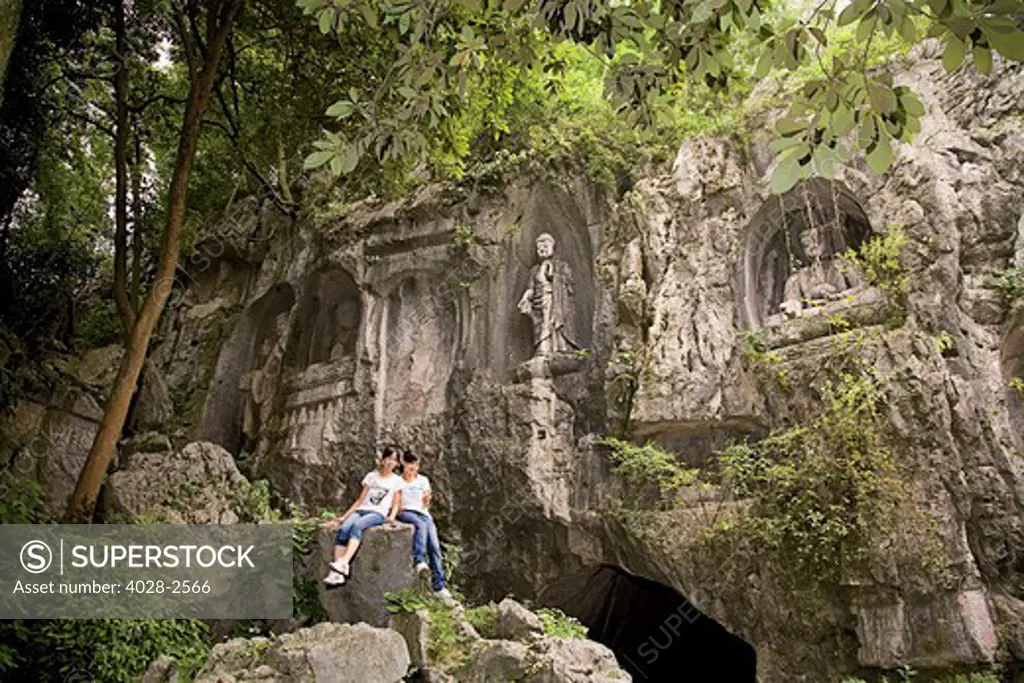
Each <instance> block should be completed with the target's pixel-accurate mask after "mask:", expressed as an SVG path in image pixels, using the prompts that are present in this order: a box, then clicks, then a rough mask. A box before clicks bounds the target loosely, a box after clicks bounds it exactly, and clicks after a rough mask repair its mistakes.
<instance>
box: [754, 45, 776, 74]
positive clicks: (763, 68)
mask: <svg viewBox="0 0 1024 683" xmlns="http://www.w3.org/2000/svg"><path fill="white" fill-rule="evenodd" d="M771 70H772V50H771V47H768V48H767V49H766V50H765V51H764V52H762V53H761V58H760V59H758V60H757V68H756V69H754V76H755V77H756V78H764V77H765V76H767V75H768V73H769V72H770V71H771Z"/></svg>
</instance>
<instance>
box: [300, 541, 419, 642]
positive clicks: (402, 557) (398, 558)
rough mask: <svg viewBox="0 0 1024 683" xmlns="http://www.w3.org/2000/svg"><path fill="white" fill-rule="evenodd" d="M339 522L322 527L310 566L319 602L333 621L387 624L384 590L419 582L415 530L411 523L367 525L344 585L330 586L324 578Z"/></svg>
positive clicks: (375, 624)
mask: <svg viewBox="0 0 1024 683" xmlns="http://www.w3.org/2000/svg"><path fill="white" fill-rule="evenodd" d="M337 529H338V525H336V524H331V525H329V526H324V527H321V528H320V530H319V532H318V538H319V552H318V553H316V555H315V557H314V561H312V562H310V564H309V567H308V569H307V578H309V579H310V580H312V581H315V582H316V584H317V592H318V593H319V595H320V603H321V604H322V605H323V606H324V609H325V610H326V611H327V615H328V616H329V617H330V619H331V621H341V622H347V623H355V622H359V621H362V622H366V623H367V624H372V625H374V626H386V625H387V623H388V618H389V616H390V615H389V612H388V610H387V601H386V600H385V599H384V594H385V593H387V592H389V591H401V590H406V589H409V588H413V587H415V586H418V585H419V579H418V578H417V576H416V575H415V573H414V572H413V570H412V559H411V556H412V533H413V527H412V526H411V525H409V524H399V525H398V526H397V527H396V528H394V529H391V528H388V527H386V526H378V527H373V528H372V529H367V531H366V533H365V534H363V542H362V544H361V545H360V546H359V551H358V552H357V553H356V556H355V559H354V560H353V561H352V568H351V575H350V576H349V579H348V582H347V583H345V585H343V586H335V587H328V586H326V585H324V583H323V580H322V579H323V578H324V577H325V576H327V573H328V565H329V564H330V562H331V560H333V559H334V537H335V534H336V533H337Z"/></svg>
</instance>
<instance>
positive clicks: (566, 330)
mask: <svg viewBox="0 0 1024 683" xmlns="http://www.w3.org/2000/svg"><path fill="white" fill-rule="evenodd" d="M535 244H536V245H537V258H538V259H540V263H538V264H537V265H535V266H534V267H533V268H532V269H531V270H530V286H529V287H528V288H527V289H526V291H525V292H523V295H522V297H520V299H519V312H520V313H522V314H523V315H528V316H530V319H531V320H532V321H533V357H534V358H537V357H550V356H553V355H555V354H557V353H571V352H572V351H574V350H576V349H578V348H579V346H578V345H577V344H576V342H575V341H573V336H575V335H574V327H575V325H574V322H575V321H574V316H573V301H572V297H573V287H572V285H573V281H572V269H571V268H570V267H569V264H568V263H566V262H565V261H562V260H560V259H557V258H555V238H554V237H552V236H551V235H550V234H548V233H543V234H542V235H541V236H540V237H538V238H537V240H536V242H535Z"/></svg>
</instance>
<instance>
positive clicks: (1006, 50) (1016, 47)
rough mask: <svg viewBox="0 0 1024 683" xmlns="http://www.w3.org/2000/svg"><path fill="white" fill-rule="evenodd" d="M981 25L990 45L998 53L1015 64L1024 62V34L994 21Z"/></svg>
mask: <svg viewBox="0 0 1024 683" xmlns="http://www.w3.org/2000/svg"><path fill="white" fill-rule="evenodd" d="M980 23H981V26H982V30H983V31H984V32H985V37H986V38H988V44H989V45H991V46H992V47H993V48H995V50H996V52H998V53H999V54H1001V55H1002V56H1004V57H1006V58H1007V59H1011V60H1013V61H1015V62H1024V33H1022V32H1021V31H1019V30H1016V29H1010V28H1009V27H1006V26H1005V25H1002V24H1000V23H997V22H994V21H989V22H984V21H983V22H980Z"/></svg>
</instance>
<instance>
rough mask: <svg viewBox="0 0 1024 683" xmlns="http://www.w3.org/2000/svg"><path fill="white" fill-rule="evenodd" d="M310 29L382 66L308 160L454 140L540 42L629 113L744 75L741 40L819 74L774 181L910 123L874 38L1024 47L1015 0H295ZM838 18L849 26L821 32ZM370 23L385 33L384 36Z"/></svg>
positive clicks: (816, 169) (342, 162)
mask: <svg viewBox="0 0 1024 683" xmlns="http://www.w3.org/2000/svg"><path fill="white" fill-rule="evenodd" d="M299 6H300V7H301V8H302V9H303V11H304V12H305V13H306V14H308V15H310V16H311V18H312V19H313V20H314V21H315V22H316V24H317V26H318V28H319V30H320V31H321V33H323V34H324V35H327V36H332V37H333V38H335V39H336V40H337V41H339V42H340V43H342V44H347V43H350V41H351V40H352V36H353V35H372V36H375V37H376V38H377V40H369V41H368V42H367V44H366V53H367V54H375V53H376V51H378V50H380V49H384V50H386V51H387V52H388V54H389V55H390V59H388V60H386V61H387V66H386V68H384V69H382V70H377V71H373V70H368V71H367V73H366V78H365V80H364V81H363V82H362V83H361V84H360V85H356V86H352V87H350V88H349V90H348V92H347V93H346V94H345V96H344V97H343V98H341V99H339V100H338V101H337V102H335V103H334V104H333V105H331V106H330V107H329V108H328V109H327V111H326V115H327V116H328V117H329V118H330V119H332V120H333V121H334V124H335V125H334V129H333V130H332V131H330V132H328V133H327V134H326V135H325V136H324V137H323V139H321V140H319V141H317V142H316V151H315V152H314V153H313V154H311V155H310V156H309V157H308V158H307V159H306V161H305V166H306V168H318V167H322V166H326V167H329V168H330V170H331V171H332V172H333V173H334V174H336V175H347V174H351V173H353V172H354V171H355V170H356V168H357V167H358V166H359V164H360V163H361V162H362V161H363V160H364V159H369V158H374V159H375V160H376V161H377V162H378V163H380V164H384V165H387V164H395V163H403V162H407V161H408V160H409V159H410V158H419V157H422V156H424V155H425V154H426V153H428V152H430V151H434V150H437V149H444V148H445V147H446V146H447V147H450V146H451V145H452V144H453V140H452V133H453V126H452V122H453V121H456V120H457V119H458V117H459V116H460V115H461V114H462V113H463V112H464V111H465V109H466V108H467V107H469V106H472V102H473V94H474V92H476V91H478V90H481V89H487V88H488V87H489V84H492V83H494V82H495V80H496V79H500V78H503V77H505V76H507V75H508V74H509V73H513V72H517V70H524V69H532V68H538V67H540V68H545V67H550V65H551V63H552V62H551V59H550V57H551V50H550V46H551V45H552V44H553V43H559V42H566V41H568V42H572V43H575V44H577V45H580V46H582V47H584V48H585V49H587V50H588V51H590V52H591V53H593V54H594V55H596V56H598V57H600V59H601V60H602V61H603V62H604V64H605V65H606V69H605V74H604V80H605V94H606V96H607V97H608V98H609V99H610V100H611V101H612V102H613V103H614V104H615V106H616V107H617V108H618V110H619V111H620V113H622V114H623V115H624V116H625V117H626V119H627V121H628V122H630V123H633V124H649V123H651V122H653V120H654V119H655V117H656V111H657V108H658V103H659V100H660V98H662V96H663V95H664V94H665V93H666V92H668V91H670V90H671V89H672V88H673V86H675V85H676V84H678V83H680V82H682V81H686V80H690V81H697V82H703V83H705V84H707V85H709V86H711V87H713V88H718V89H728V88H729V87H730V86H731V84H732V83H733V82H735V81H736V80H737V79H739V80H741V81H742V80H743V79H744V71H745V68H746V65H745V64H742V63H738V61H742V60H737V58H736V56H737V55H738V54H739V55H742V53H743V50H748V49H752V50H753V53H754V54H755V55H756V66H755V67H754V70H753V77H754V79H755V80H759V79H763V78H765V77H766V76H768V75H769V74H770V73H771V72H773V71H779V70H781V71H788V72H796V71H798V70H800V69H801V68H805V67H806V66H807V65H810V64H813V65H815V67H816V70H817V75H816V76H815V77H813V78H810V79H808V80H806V81H805V82H804V83H803V85H802V87H801V88H800V89H799V90H798V91H797V92H796V93H792V96H791V97H790V102H791V105H790V107H789V111H788V113H787V114H786V116H784V117H783V118H782V119H781V120H780V121H779V122H778V124H777V126H776V133H777V135H778V137H777V139H776V140H775V141H774V143H773V145H772V146H773V150H774V151H775V152H776V153H777V164H776V168H775V171H774V173H773V177H772V189H773V190H774V191H775V192H779V193H781V192H785V191H787V190H789V189H790V188H792V187H793V186H794V185H795V184H796V183H797V182H798V181H799V180H800V179H801V178H807V177H810V176H811V175H814V174H818V175H821V176H824V177H826V178H831V177H833V176H834V175H835V173H836V172H837V170H838V168H839V166H840V165H841V164H843V163H846V162H848V161H849V160H850V159H852V158H853V157H854V156H855V155H863V156H864V157H865V158H866V160H867V163H868V165H869V166H870V167H871V169H872V170H874V171H876V172H882V171H884V170H885V169H887V168H888V167H889V166H890V164H891V163H892V161H893V145H894V144H895V143H896V142H897V141H902V142H906V141H909V140H911V139H912V138H913V136H914V134H915V133H917V132H918V131H919V130H920V119H921V117H922V116H923V115H924V113H925V108H924V105H923V104H922V102H921V100H920V99H919V98H918V97H917V95H915V94H914V92H913V91H912V89H911V88H909V87H907V86H896V85H894V83H893V74H892V71H891V70H890V69H889V68H888V67H887V66H886V65H884V64H883V65H878V64H876V63H875V60H873V59H872V45H873V44H875V45H877V43H878V41H882V40H899V41H902V42H905V43H907V44H908V45H912V44H914V43H917V42H919V41H921V40H923V39H924V38H926V37H935V38H938V39H939V40H941V41H942V42H943V43H944V45H945V48H944V53H943V59H942V61H943V64H944V66H945V68H946V69H947V70H949V71H953V70H955V69H957V68H960V66H961V64H962V63H963V62H964V61H965V59H966V57H967V55H968V53H969V54H970V55H971V57H972V61H973V63H974V66H975V68H977V69H978V70H979V71H981V72H983V73H989V72H990V71H991V70H992V66H993V56H992V52H993V51H995V52H998V53H999V54H1001V55H1002V56H1003V57H1004V58H1006V59H1010V60H1014V61H1024V33H1022V32H1021V30H1020V29H1019V28H1018V26H1019V25H1020V21H1021V18H1022V16H1024V2H1022V1H1021V0H980V1H970V0H926V1H925V0H853V1H852V2H846V1H845V0H821V2H820V3H818V4H815V5H813V6H810V7H808V8H807V9H806V11H803V12H801V13H800V14H798V15H794V14H793V13H791V12H779V11H776V9H775V8H773V7H772V6H771V5H770V3H769V2H768V0H666V1H664V2H647V1H644V0H535V1H530V2H527V1H525V0H426V1H425V2H413V1H411V0H299ZM844 28H846V29H847V30H851V29H852V30H853V31H854V39H853V40H849V41H844V42H842V44H841V45H839V47H838V49H835V48H830V40H831V39H832V38H834V37H835V36H836V35H837V32H839V31H842V30H843V29H844ZM382 39H383V43H384V46H383V47H382Z"/></svg>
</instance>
